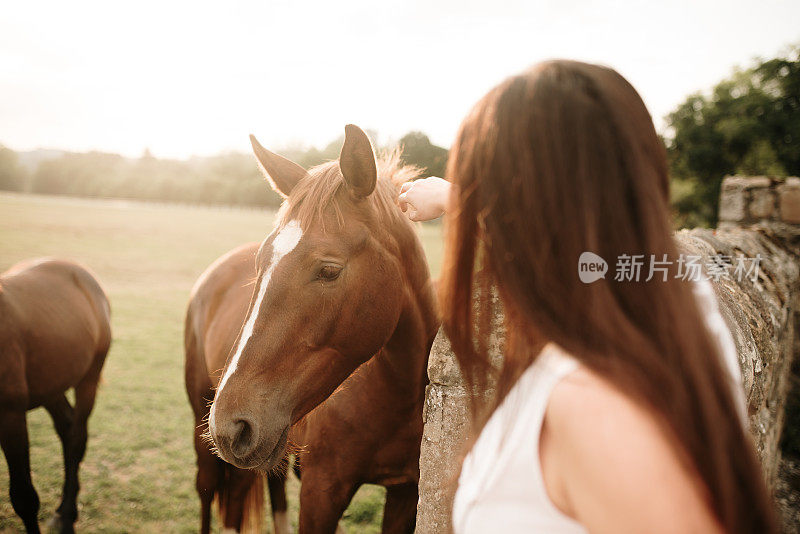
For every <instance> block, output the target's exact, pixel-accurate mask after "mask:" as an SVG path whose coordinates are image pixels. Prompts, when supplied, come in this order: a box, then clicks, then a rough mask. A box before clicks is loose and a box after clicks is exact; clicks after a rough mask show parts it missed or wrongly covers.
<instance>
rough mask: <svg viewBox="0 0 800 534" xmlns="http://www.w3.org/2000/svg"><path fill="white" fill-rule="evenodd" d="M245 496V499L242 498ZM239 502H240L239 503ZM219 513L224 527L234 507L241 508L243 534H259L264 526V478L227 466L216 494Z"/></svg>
mask: <svg viewBox="0 0 800 534" xmlns="http://www.w3.org/2000/svg"><path fill="white" fill-rule="evenodd" d="M242 495H244V498H242V497H241V496H242ZM237 501H238V502H237ZM216 503H217V513H218V517H219V518H220V523H222V525H223V526H224V524H225V517H226V516H227V514H228V511H229V510H230V509H231V508H232V507H236V506H241V514H242V515H241V517H242V522H241V524H240V527H239V532H241V533H259V532H261V529H262V527H263V524H264V513H265V512H264V476H263V475H261V474H260V473H256V472H254V471H244V470H242V469H238V468H236V467H234V466H232V465H230V464H227V463H226V464H225V467H224V473H223V475H222V477H221V478H220V481H219V485H218V486H217V494H216Z"/></svg>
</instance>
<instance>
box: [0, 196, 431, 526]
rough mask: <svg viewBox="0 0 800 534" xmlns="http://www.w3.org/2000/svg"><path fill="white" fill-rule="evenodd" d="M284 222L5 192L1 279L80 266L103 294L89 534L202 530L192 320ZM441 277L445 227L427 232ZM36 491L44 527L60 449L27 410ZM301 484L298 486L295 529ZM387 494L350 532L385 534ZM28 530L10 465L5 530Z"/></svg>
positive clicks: (1, 519) (1, 471) (41, 418)
mask: <svg viewBox="0 0 800 534" xmlns="http://www.w3.org/2000/svg"><path fill="white" fill-rule="evenodd" d="M273 216H274V213H272V212H266V211H258V210H248V209H228V208H207V207H187V206H174V205H156V204H141V203H134V202H124V201H107V200H84V199H70V198H62V197H42V196H26V195H12V194H0V272H2V271H4V270H6V269H7V268H8V267H10V266H11V265H12V264H14V263H16V262H17V261H19V260H22V259H26V258H33V257H39V256H58V257H64V258H72V259H75V260H78V261H79V262H81V263H82V264H84V265H86V266H88V267H89V268H90V269H92V270H93V271H94V272H95V273H96V274H97V275H98V277H99V278H100V281H101V282H102V284H103V285H104V287H105V289H106V291H107V293H108V295H109V298H110V300H111V307H112V322H113V332H114V342H113V344H112V347H111V352H110V354H109V356H108V359H107V361H106V365H105V369H104V374H103V382H102V385H101V389H100V392H99V394H98V398H97V404H96V406H95V411H94V413H93V415H92V418H91V419H90V421H89V443H88V451H87V454H86V459H85V460H84V462H83V464H82V470H81V486H82V488H81V494H80V497H79V509H80V518H79V520H78V523H77V528H78V529H79V531H80V532H193V531H196V530H197V528H198V525H199V521H198V518H199V501H198V499H197V495H196V494H195V491H194V475H195V464H194V450H193V445H192V427H193V420H192V415H191V411H190V408H189V404H188V401H187V398H186V393H185V390H184V385H183V317H184V312H185V306H186V303H187V300H188V297H189V291H190V289H191V287H192V284H193V283H194V281H195V279H196V278H197V277H198V275H199V274H200V273H201V272H202V271H203V270H204V269H205V268H206V267H207V266H208V265H209V264H210V263H211V262H212V261H213V260H214V259H215V258H217V257H218V256H220V255H221V254H223V253H224V252H226V251H228V250H230V249H231V248H233V247H235V246H236V245H239V244H241V243H244V242H247V241H260V240H262V239H263V238H264V237H265V236H266V235H267V234H268V233H269V232H270V229H271V225H272V220H273ZM419 231H420V235H421V237H422V240H423V244H424V246H425V248H426V253H427V254H428V258H429V262H430V264H431V269H432V271H433V272H434V273H438V270H439V263H440V258H441V235H440V227H439V226H438V225H431V226H422V227H420V228H419ZM28 427H29V433H30V439H31V462H32V466H33V469H32V470H33V479H34V484H35V485H36V488H37V490H38V492H39V496H40V499H41V502H42V506H41V511H40V519H41V521H46V520H47V519H48V518H49V517H50V515H51V514H52V512H53V511H54V510H55V508H56V506H57V504H58V500H59V499H60V493H61V484H62V482H63V471H62V461H61V449H60V444H59V441H58V438H57V436H56V434H55V431H54V430H53V426H52V423H51V421H50V418H49V417H48V415H47V413H46V412H45V411H44V410H43V409H41V408H40V409H37V410H34V411H32V412H29V413H28ZM298 486H299V483H298V482H297V481H296V480H295V479H294V478H292V479H290V484H289V489H290V512H291V516H292V521H293V523H294V525H295V527H296V523H297V491H298ZM382 503H383V490H382V488H378V487H374V486H365V487H363V488H362V489H361V490H360V491H359V493H358V494H357V495H356V497H355V499H354V500H353V502H352V504H351V506H350V508H349V509H348V511H347V512H346V514H345V516H344V519H343V525H344V527H345V528H346V529H347V531H348V532H365V533H366V532H378V531H379V526H380V520H381V514H382V506H383V504H382ZM21 529H22V523H21V522H20V521H19V519H18V518H17V516H16V515H15V514H14V511H13V510H12V508H11V504H10V502H9V500H8V473H7V469H6V464H5V461H3V462H0V532H17V531H19V530H21Z"/></svg>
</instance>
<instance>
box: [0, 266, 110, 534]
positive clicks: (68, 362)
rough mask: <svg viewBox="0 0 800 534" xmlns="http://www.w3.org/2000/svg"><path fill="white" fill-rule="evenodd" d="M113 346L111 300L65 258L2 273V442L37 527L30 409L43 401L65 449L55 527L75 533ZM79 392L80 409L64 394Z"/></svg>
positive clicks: (16, 501)
mask: <svg viewBox="0 0 800 534" xmlns="http://www.w3.org/2000/svg"><path fill="white" fill-rule="evenodd" d="M110 344H111V325H110V311H109V305H108V299H107V298H106V295H105V293H103V290H102V288H101V287H100V284H98V283H97V280H95V278H94V277H93V276H92V275H91V274H89V272H87V271H86V270H85V269H83V268H82V267H80V266H78V265H76V264H74V263H70V262H67V261H59V260H37V261H32V262H24V263H20V264H18V265H16V266H14V267H12V268H11V269H9V270H8V271H6V272H5V273H3V274H2V275H0V445H2V448H3V452H4V453H5V456H6V462H8V472H9V476H10V479H11V480H10V484H9V487H10V488H9V489H10V495H11V505H12V506H13V507H14V511H15V512H16V513H17V514H18V515H19V516H20V517H21V518H22V521H23V523H24V524H25V529H26V530H27V531H28V532H39V523H38V520H37V515H38V512H39V497H38V495H37V494H36V490H35V489H34V487H33V483H32V482H31V472H30V459H29V450H28V429H27V425H26V421H25V417H26V412H27V411H28V410H31V409H33V408H36V407H38V406H44V407H45V409H46V410H47V412H48V413H49V414H50V416H51V417H52V419H53V423H54V425H55V428H56V432H57V433H58V437H59V438H61V444H62V446H63V451H64V473H65V477H64V491H63V495H62V499H61V505H60V506H59V507H58V510H57V511H56V513H55V515H54V517H53V519H52V520H51V524H50V526H51V528H54V529H57V530H60V531H61V532H73V526H74V523H75V521H76V520H77V518H78V507H77V498H78V489H79V484H78V468H79V465H80V462H81V460H83V455H84V452H85V451H86V436H87V434H86V425H87V421H88V419H89V414H90V413H91V411H92V408H93V406H94V399H95V394H96V392H97V384H98V381H99V379H100V372H101V370H102V368H103V363H104V362H105V358H106V353H107V352H108V348H109V346H110ZM70 388H74V389H75V406H74V408H73V407H72V406H71V405H70V403H69V401H68V400H67V398H66V396H65V395H64V394H65V392H66V391H67V390H68V389H70Z"/></svg>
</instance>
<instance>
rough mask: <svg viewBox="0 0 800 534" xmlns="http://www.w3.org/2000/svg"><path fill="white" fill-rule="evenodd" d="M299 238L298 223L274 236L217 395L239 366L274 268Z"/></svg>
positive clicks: (301, 231) (284, 228) (293, 247)
mask: <svg viewBox="0 0 800 534" xmlns="http://www.w3.org/2000/svg"><path fill="white" fill-rule="evenodd" d="M301 237H303V230H302V229H301V228H300V223H299V222H297V221H289V222H288V223H287V224H286V226H284V227H283V228H281V231H280V232H278V235H276V236H275V239H273V240H272V258H271V259H270V263H269V265H268V266H267V270H266V271H265V272H264V276H262V277H261V284H260V285H259V286H258V294H257V295H256V301H255V303H254V304H253V309H252V310H250V316H249V317H248V318H247V321H245V323H244V328H243V329H242V335H241V337H240V338H239V345H238V346H237V347H236V353H235V354H234V355H233V358H231V363H230V365H228V369H227V370H226V371H225V376H223V377H222V381H221V382H220V383H219V388H218V391H217V393H219V392H220V391H222V388H223V387H224V386H225V383H226V382H227V381H228V379H229V378H230V377H231V375H232V374H233V373H234V372H235V371H236V367H238V365H239V358H240V357H241V356H242V352H243V351H244V349H245V347H246V346H247V342H248V341H249V340H250V337H251V336H252V335H253V328H254V327H255V324H256V319H257V318H258V315H259V313H260V310H261V303H262V302H263V301H264V295H266V293H267V286H268V285H269V281H270V279H271V278H272V272H273V271H274V270H275V267H276V266H277V265H278V263H279V262H280V261H281V260H282V259H283V257H284V256H286V255H287V254H289V253H290V252H291V251H293V250H294V249H295V247H297V244H298V243H299V242H300V238H301Z"/></svg>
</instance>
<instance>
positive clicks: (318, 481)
mask: <svg viewBox="0 0 800 534" xmlns="http://www.w3.org/2000/svg"><path fill="white" fill-rule="evenodd" d="M345 478H347V477H342V479H340V480H336V479H333V478H332V477H327V476H324V475H319V474H318V473H317V469H309V468H308V466H304V468H303V482H302V484H300V528H299V534H311V533H313V534H317V533H320V534H326V533H327V534H334V533H335V532H342V530H341V529H340V527H339V519H341V517H342V514H343V513H344V511H345V510H346V509H347V505H348V504H350V500H351V499H352V498H353V495H355V493H356V490H357V489H358V486H359V484H358V483H357V482H355V481H347V480H345Z"/></svg>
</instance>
